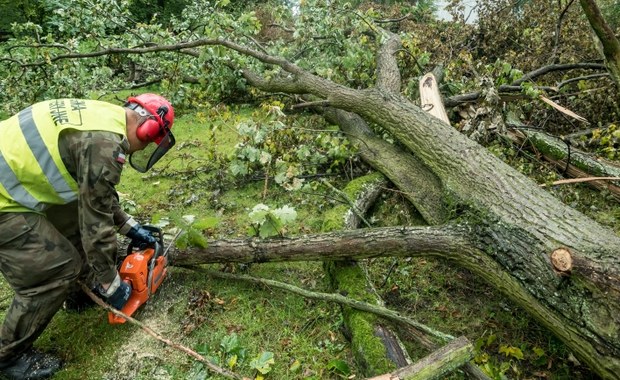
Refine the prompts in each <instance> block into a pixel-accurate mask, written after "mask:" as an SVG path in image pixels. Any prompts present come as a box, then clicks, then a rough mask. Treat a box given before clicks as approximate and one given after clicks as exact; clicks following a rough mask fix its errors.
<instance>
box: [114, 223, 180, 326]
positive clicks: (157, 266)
mask: <svg viewBox="0 0 620 380" xmlns="http://www.w3.org/2000/svg"><path fill="white" fill-rule="evenodd" d="M143 227H144V228H145V229H148V230H149V231H151V235H153V237H155V239H156V240H157V241H156V242H155V243H153V244H149V245H147V246H145V245H140V246H137V245H135V244H137V243H134V241H132V242H131V243H129V246H128V247H127V255H126V256H125V257H124V258H123V259H122V262H121V264H120V266H119V268H118V272H119V275H120V277H121V281H125V282H126V283H128V284H129V285H131V295H130V296H129V299H128V300H127V303H126V304H125V306H123V308H122V309H121V311H122V312H123V313H124V314H125V315H127V316H131V315H133V313H135V312H136V310H138V308H139V307H140V306H142V304H144V303H145V302H146V301H147V300H148V299H149V298H150V297H151V296H152V295H153V294H155V292H156V291H157V289H158V288H159V286H160V285H161V283H162V282H163V281H164V278H165V277H166V274H167V273H168V268H167V267H168V250H167V249H166V250H165V251H164V241H163V233H162V231H161V229H160V228H157V227H154V226H148V225H145V226H143ZM171 244H172V243H171ZM108 322H109V323H110V324H120V323H125V322H126V320H125V318H123V317H120V316H118V315H115V314H114V313H112V312H108Z"/></svg>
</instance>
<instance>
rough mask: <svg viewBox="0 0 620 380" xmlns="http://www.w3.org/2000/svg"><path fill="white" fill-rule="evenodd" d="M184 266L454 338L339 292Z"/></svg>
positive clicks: (431, 334) (436, 336)
mask: <svg viewBox="0 0 620 380" xmlns="http://www.w3.org/2000/svg"><path fill="white" fill-rule="evenodd" d="M183 267H184V268H187V269H191V270H194V271H197V272H200V273H204V274H206V275H209V276H212V277H216V278H223V279H227V280H234V281H238V280H241V281H247V282H252V283H254V284H261V285H265V286H267V287H274V288H278V289H282V290H286V291H289V292H291V293H295V294H299V295H301V296H303V297H306V298H310V299H315V300H322V301H328V302H335V303H338V304H341V305H345V306H349V307H351V308H354V309H357V310H362V311H366V312H369V313H373V314H376V315H379V316H382V317H385V318H388V319H390V320H392V321H396V322H400V323H404V324H406V325H409V326H411V327H413V328H415V329H416V330H418V331H423V332H425V333H426V334H428V335H430V336H433V337H435V338H438V339H441V340H442V341H446V342H448V341H452V340H454V336H452V335H449V334H445V333H442V332H440V331H437V330H435V329H433V328H431V327H428V326H426V325H424V324H422V323H419V322H416V321H414V320H412V319H410V318H407V317H405V316H403V315H401V314H400V313H398V312H396V311H393V310H390V309H387V308H385V307H382V306H378V305H372V304H369V303H366V302H362V301H358V300H354V299H351V298H348V297H345V296H342V295H340V294H338V293H320V292H313V291H310V290H306V289H302V288H299V287H297V286H294V285H291V284H286V283H283V282H279V281H274V280H268V279H265V278H259V277H253V276H248V275H239V274H232V273H224V272H217V271H211V270H208V269H204V268H201V267H196V266H183Z"/></svg>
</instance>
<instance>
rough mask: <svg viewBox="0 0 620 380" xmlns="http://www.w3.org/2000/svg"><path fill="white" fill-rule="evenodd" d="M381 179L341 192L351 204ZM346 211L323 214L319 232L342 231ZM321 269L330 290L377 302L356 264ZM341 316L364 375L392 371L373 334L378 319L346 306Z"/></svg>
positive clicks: (338, 208)
mask: <svg viewBox="0 0 620 380" xmlns="http://www.w3.org/2000/svg"><path fill="white" fill-rule="evenodd" d="M383 180H384V177H383V175H382V174H381V173H373V174H370V175H367V176H364V177H360V178H357V179H355V180H353V181H351V182H349V184H348V185H347V186H346V188H345V189H344V190H343V192H344V194H346V196H347V197H348V198H349V200H350V201H354V200H355V199H358V198H359V197H360V195H361V194H363V192H364V191H366V189H368V187H369V186H371V185H373V184H374V183H376V182H377V181H383ZM349 209H350V206H349V205H348V204H347V205H339V206H336V207H334V208H332V209H331V210H329V211H328V212H326V213H325V214H324V215H325V218H324V221H323V227H322V230H323V231H325V232H327V231H335V230H342V229H343V228H344V222H345V214H346V212H347V211H348V210H349ZM324 268H325V271H326V272H327V273H328V274H329V278H330V280H331V282H332V287H333V288H334V291H336V292H338V293H340V294H342V295H344V296H346V297H349V298H352V299H356V300H360V301H364V302H368V303H376V302H377V297H376V296H375V294H374V293H373V291H372V290H371V289H368V286H369V285H368V283H367V279H366V275H365V273H364V271H363V270H362V268H360V266H359V265H357V263H356V262H354V261H345V262H326V263H325V264H324ZM342 313H343V317H344V321H345V325H346V328H347V330H348V331H349V332H350V333H351V334H350V335H351V347H352V351H353V354H354V357H355V360H356V362H357V363H358V365H359V366H360V367H361V369H362V372H363V373H364V376H375V375H379V374H383V373H387V372H391V371H393V370H395V369H396V365H395V364H394V363H393V362H392V361H390V360H389V359H388V357H387V352H386V348H385V345H384V344H383V342H382V340H381V338H379V337H378V336H376V334H375V328H376V326H377V322H378V318H377V317H376V316H375V315H373V314H370V313H366V312H361V311H359V310H355V309H351V308H349V307H343V311H342Z"/></svg>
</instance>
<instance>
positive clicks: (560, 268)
mask: <svg viewBox="0 0 620 380" xmlns="http://www.w3.org/2000/svg"><path fill="white" fill-rule="evenodd" d="M551 265H553V270H554V271H555V272H556V273H557V274H559V275H560V276H570V273H571V271H572V269H573V258H572V256H571V253H570V250H569V249H568V248H564V247H561V248H558V249H556V250H554V251H553V252H551Z"/></svg>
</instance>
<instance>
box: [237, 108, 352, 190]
mask: <svg viewBox="0 0 620 380" xmlns="http://www.w3.org/2000/svg"><path fill="white" fill-rule="evenodd" d="M282 106H283V104H282V103H279V102H275V103H273V104H263V105H262V110H261V111H256V112H254V113H253V114H252V118H251V119H246V120H243V121H242V122H240V123H239V124H238V125H237V132H238V133H239V137H240V142H239V143H238V144H237V145H236V146H235V152H234V153H233V158H232V160H231V162H230V170H231V172H232V174H233V176H235V177H237V178H239V179H244V178H251V177H252V176H254V177H256V175H258V176H260V177H259V178H265V177H271V176H273V178H274V181H275V182H276V183H277V184H278V185H280V186H282V187H284V188H285V189H287V190H298V189H300V188H302V186H303V185H304V183H305V179H304V177H310V176H319V175H323V174H328V175H329V174H333V173H341V172H342V171H343V170H344V167H345V165H346V164H347V162H348V160H349V159H350V157H351V155H352V154H353V150H352V147H351V144H350V142H349V141H348V140H347V139H345V137H344V136H343V135H342V134H340V133H338V131H337V130H330V129H327V128H326V127H325V126H324V124H323V123H322V122H321V120H319V119H317V118H314V119H311V118H306V119H303V121H302V120H299V119H292V118H289V117H287V116H286V115H284V113H283V112H282V111H281V107H282ZM286 123H291V125H287V124H286Z"/></svg>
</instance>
